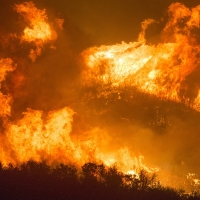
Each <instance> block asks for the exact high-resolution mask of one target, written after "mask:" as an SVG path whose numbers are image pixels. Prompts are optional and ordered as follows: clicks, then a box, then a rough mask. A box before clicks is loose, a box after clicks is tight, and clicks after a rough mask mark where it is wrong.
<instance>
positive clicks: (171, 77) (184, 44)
mask: <svg viewBox="0 0 200 200" xmlns="http://www.w3.org/2000/svg"><path fill="white" fill-rule="evenodd" d="M199 13H200V6H197V7H195V8H193V9H192V10H190V9H188V8H187V7H185V6H184V5H182V4H180V3H174V4H172V5H171V6H170V7H169V10H168V15H169V21H168V23H167V24H166V26H165V28H164V30H163V32H162V37H163V39H164V40H165V42H164V43H159V44H157V45H147V44H146V43H145V38H144V37H145V30H146V28H147V26H148V25H149V24H151V23H153V22H155V21H154V20H151V19H148V20H146V21H145V22H144V23H142V29H143V30H142V32H141V33H140V35H139V41H138V42H130V43H125V42H122V43H121V44H116V45H111V46H100V47H93V48H90V49H88V50H86V51H85V52H83V59H84V61H85V64H86V66H87V69H86V74H84V73H83V80H85V83H86V85H90V84H93V83H94V82H96V83H99V84H102V85H105V84H110V86H111V87H112V88H113V89H114V88H117V87H123V86H136V87H137V88H138V89H139V90H140V91H141V92H145V93H149V94H153V95H156V96H157V97H159V98H164V99H170V100H172V101H176V102H184V103H185V104H187V105H190V106H192V107H193V108H194V109H196V110H198V111H200V101H199V98H200V86H199V85H197V84H196V85H195V87H194V88H189V89H188V88H187V86H188V85H187V79H188V77H189V76H190V75H191V74H192V73H195V70H197V69H198V66H199V63H200V59H199V56H198V55H199V53H200V45H199V44H198V42H197V40H198V38H197V36H198V34H196V35H195V31H197V30H198V29H199V19H200V16H199ZM197 73H198V71H197ZM188 90H193V93H192V94H189V92H188ZM102 95H103V93H102Z"/></svg>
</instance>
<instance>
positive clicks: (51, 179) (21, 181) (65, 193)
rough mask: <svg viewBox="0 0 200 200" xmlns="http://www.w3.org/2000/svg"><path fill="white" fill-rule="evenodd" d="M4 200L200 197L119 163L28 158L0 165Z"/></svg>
mask: <svg viewBox="0 0 200 200" xmlns="http://www.w3.org/2000/svg"><path fill="white" fill-rule="evenodd" d="M0 199H2V200H10V199H12V200H13V199H15V200H24V199H28V200H34V199H37V200H39V199H45V200H48V199H49V200H57V199H59V200H68V199H70V200H73V199H74V200H75V199H79V200H90V199H91V200H93V199H95V200H104V199H105V200H107V199H109V200H110V199H113V200H121V199H125V200H129V199H130V200H166V199H167V200H168V199H169V200H198V199H200V195H199V194H198V193H197V192H192V193H191V194H186V193H185V192H184V191H178V190H175V189H173V188H168V187H163V186H162V185H161V184H160V183H159V181H158V180H156V175H155V174H150V173H148V172H146V171H145V170H141V171H140V172H139V175H138V176H136V175H131V174H123V173H122V172H119V171H118V170H117V168H116V166H112V167H106V166H104V165H103V164H95V163H86V164H84V165H83V166H82V167H81V168H78V167H75V166H74V165H70V164H69V165H64V164H59V165H57V166H55V167H50V166H49V165H47V163H46V162H41V163H37V162H35V161H28V162H27V163H24V164H22V165H20V166H19V167H15V166H13V165H11V164H10V165H9V166H8V167H3V166H2V164H1V165H0Z"/></svg>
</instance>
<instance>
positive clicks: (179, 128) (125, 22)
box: [0, 0, 200, 177]
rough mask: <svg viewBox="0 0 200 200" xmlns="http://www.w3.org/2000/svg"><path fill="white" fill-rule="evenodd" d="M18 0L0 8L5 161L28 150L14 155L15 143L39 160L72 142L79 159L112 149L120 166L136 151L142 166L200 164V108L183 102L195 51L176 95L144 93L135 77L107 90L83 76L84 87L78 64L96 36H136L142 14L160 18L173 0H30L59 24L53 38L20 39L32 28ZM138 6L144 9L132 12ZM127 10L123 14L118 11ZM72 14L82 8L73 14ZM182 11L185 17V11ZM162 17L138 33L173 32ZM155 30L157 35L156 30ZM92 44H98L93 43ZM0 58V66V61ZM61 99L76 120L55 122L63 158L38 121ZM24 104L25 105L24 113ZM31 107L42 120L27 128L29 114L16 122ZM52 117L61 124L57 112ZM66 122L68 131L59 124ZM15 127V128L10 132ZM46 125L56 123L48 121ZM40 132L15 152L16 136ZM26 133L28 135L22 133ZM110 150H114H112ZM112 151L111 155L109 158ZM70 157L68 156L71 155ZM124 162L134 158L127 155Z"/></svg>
mask: <svg viewBox="0 0 200 200" xmlns="http://www.w3.org/2000/svg"><path fill="white" fill-rule="evenodd" d="M21 3H23V1H17V2H16V1H14V0H12V1H11V0H10V1H6V2H3V3H2V5H4V6H2V7H1V8H0V13H1V16H0V20H1V21H0V24H1V25H0V30H1V31H0V38H1V40H0V56H1V58H2V59H3V60H1V61H4V62H5V61H6V62H9V65H8V66H9V67H10V68H8V69H7V70H6V73H7V74H4V75H5V77H6V78H5V80H4V78H2V80H1V82H2V86H1V91H2V98H1V99H3V100H4V98H5V97H6V98H5V99H6V100H5V101H4V102H2V103H1V104H2V105H3V104H4V105H8V106H7V107H9V106H10V108H11V109H10V110H9V109H8V110H5V111H4V110H3V109H1V110H3V111H4V113H3V114H1V116H3V117H4V118H6V120H5V122H6V125H7V122H8V121H9V128H6V125H5V124H4V121H3V122H2V127H3V128H2V135H1V137H2V138H1V145H2V144H5V145H4V146H3V147H2V148H3V149H4V153H5V152H6V151H9V152H8V153H7V154H6V153H5V155H3V153H2V154H1V156H3V158H4V159H5V158H6V156H8V155H9V156H10V158H11V159H10V160H9V161H11V162H14V163H17V162H23V161H24V160H26V159H24V158H20V152H21V153H22V154H23V155H24V154H25V153H26V152H28V154H29V155H28V158H30V157H31V156H32V157H34V158H35V159H36V160H40V159H43V158H44V159H47V158H48V159H50V160H51V161H52V160H53V161H55V160H56V159H57V160H59V161H62V162H64V160H70V159H69V157H70V156H71V157H73V155H75V154H74V152H76V150H75V149H76V148H77V149H81V153H79V154H76V156H77V155H78V156H77V157H76V158H77V160H81V156H82V157H83V156H85V159H84V161H88V160H89V161H90V160H92V158H93V159H94V158H95V159H99V160H100V159H102V158H103V159H105V163H108V162H110V163H114V162H115V161H117V158H118V159H119V160H120V162H124V163H123V164H124V165H125V164H126V163H129V162H130V159H133V157H134V156H138V157H139V156H140V155H143V156H144V163H145V164H146V165H147V166H151V167H158V168H160V169H161V170H166V171H170V172H172V173H174V174H178V175H179V176H181V177H186V175H187V173H189V172H191V173H197V174H199V173H200V172H199V161H198V160H199V157H198V155H199V153H200V148H199V145H198V144H199V135H198V133H199V130H200V125H199V123H198V121H199V117H200V114H199V112H198V111H197V110H198V109H196V110H194V109H193V108H192V107H190V103H187V99H188V98H189V99H190V101H191V102H194V101H195V99H196V97H197V96H198V91H199V87H200V85H199V63H198V59H196V60H195V66H197V67H196V68H195V69H194V70H191V73H188V74H187V76H184V79H183V80H182V82H181V85H180V90H179V94H178V95H179V97H180V98H181V99H182V101H177V102H176V101H173V100H171V99H170V98H169V99H165V98H159V97H157V96H156V95H152V94H148V93H144V92H143V91H141V90H138V88H137V87H136V86H131V87H130V86H129V85H125V86H123V87H121V86H120V87H114V89H113V88H111V84H110V83H107V84H105V85H102V84H99V83H96V82H90V83H91V84H90V85H89V86H88V85H85V80H84V79H83V74H85V73H86V75H85V76H87V75H88V77H89V71H87V70H88V66H85V63H84V61H83V58H82V55H83V52H85V51H87V50H86V49H88V48H90V47H91V46H95V45H100V44H105V45H108V44H109V45H110V44H113V43H119V42H121V41H122V40H123V41H127V42H130V41H134V40H136V39H137V37H138V34H139V32H140V31H141V27H140V26H141V22H142V21H144V19H147V18H153V19H155V20H157V19H158V18H159V19H158V20H160V17H161V16H162V14H163V12H164V11H167V7H168V6H169V5H170V4H171V3H172V1H164V2H161V1H151V2H150V1H144V2H143V3H144V4H139V3H138V2H137V3H134V2H132V1H128V0H127V1H123V2H114V1H109V2H107V3H105V2H104V1H102V2H101V3H100V2H97V3H91V2H90V1H84V3H83V2H78V1H73V2H69V1H66V2H63V1H61V3H57V1H53V0H52V1H44V0H43V1H34V2H33V3H31V4H32V6H33V4H34V5H35V7H34V6H33V7H34V8H36V7H37V9H38V10H39V11H40V12H43V15H42V16H43V17H44V18H45V20H44V21H43V22H48V24H50V25H49V26H50V27H51V28H50V29H51V30H53V32H55V33H56V37H53V38H51V37H50V39H48V40H47V41H45V40H43V39H42V40H40V39H38V38H35V39H34V40H27V38H26V37H24V30H26V27H27V23H28V27H29V29H28V30H30V29H31V28H32V29H33V27H34V25H33V24H30V23H29V22H27V20H26V19H25V17H24V15H21V14H20V12H16V5H20V4H21ZM27 3H28V2H27ZM77 3H78V4H77ZM186 3H187V5H186V6H196V5H198V2H197V1H196V2H194V1H193V3H188V2H186ZM76 5H79V6H76ZM153 5H158V6H156V8H155V10H156V12H155V10H154V9H149V8H152V7H153ZM113 7H114V8H113ZM13 8H15V9H13ZM44 8H45V10H44ZM119 8H120V9H119ZM127 8H129V9H127ZM132 8H134V9H133V10H132ZM158 8H159V9H158ZM138 9H139V10H141V12H136V11H137V10H138ZM102 10H104V11H105V12H103V13H104V15H102ZM111 10H112V12H110V11H111ZM149 10H150V11H149ZM125 11H126V12H127V15H123V17H119V16H122V14H123V13H124V12H125ZM145 11H147V12H145ZM161 12H162V13H161ZM133 13H134V14H133ZM79 14H80V17H78V16H79ZM120 14H121V15H120ZM187 17H188V16H185V17H184V20H186V19H187ZM166 18H167V15H166ZM160 21H161V22H160V23H153V24H149V27H146V26H145V27H143V28H145V29H146V32H144V33H143V37H144V34H145V36H146V37H145V38H146V43H147V44H152V43H153V44H157V43H159V42H160V41H163V40H165V39H166V36H169V35H173V34H174V33H173V34H172V32H173V31H174V29H171V27H169V26H166V27H167V28H166V30H165V33H167V35H165V34H163V33H162V29H163V27H164V26H165V25H166V24H167V22H166V19H162V20H160ZM151 22H153V21H151ZM181 23H184V22H183V21H181V22H180V24H175V25H178V26H179V25H180V28H181V25H182V24H181ZM130 24H131V25H130ZM143 25H144V24H143ZM175 25H174V26H175ZM152 29H153V31H152V32H151V30H152ZM179 30H180V29H179ZM197 33H198V30H197V29H195V30H192V31H191V34H193V35H196V34H197ZM161 34H162V36H163V38H160V35H161ZM38 40H39V41H38ZM167 40H168V41H173V40H174V38H167ZM41 41H42V42H43V43H42V44H41V43H40V42H41ZM165 42H166V40H165ZM189 44H195V45H197V47H198V45H199V38H197V40H196V41H195V42H194V41H190V42H189ZM95 48H96V49H98V47H95ZM31 49H32V51H31ZM129 51H131V49H129ZM31 52H32V53H31ZM38 52H39V53H38ZM195 56H197V58H198V53H197V54H196V53H195ZM195 56H194V57H195ZM195 58H196V57H195ZM9 59H10V60H9ZM136 61H137V62H138V60H136ZM177 62H178V61H177ZM178 64H180V63H178ZM178 64H177V65H178ZM0 65H1V66H2V64H1V63H0ZM106 66H107V63H101V65H100V70H99V71H100V76H98V74H96V77H95V78H96V79H98V78H99V77H101V75H103V74H104V73H105V71H106V70H107V68H106ZM99 71H95V73H97V72H98V73H99ZM180 71H181V70H180ZM172 74H173V70H172ZM121 80H122V79H120V81H121ZM90 81H91V80H90ZM185 102H186V103H185ZM66 106H67V107H70V109H69V110H70V111H69V110H68V109H67V111H68V112H69V113H71V112H72V110H73V112H74V113H73V114H74V115H73V120H71V118H70V119H69V120H68V123H70V124H71V125H69V124H68V123H64V125H63V124H62V125H61V126H62V127H63V130H64V131H63V130H61V134H60V135H61V136H60V135H59V134H58V135H59V136H57V137H58V138H59V142H58V143H56V147H55V148H53V150H52V151H54V154H59V153H60V157H59V158H58V157H56V158H55V157H54V156H51V154H50V153H47V154H45V153H44V151H45V149H46V148H47V149H48V150H49V152H50V151H51V145H50V141H52V140H53V139H54V138H53V136H52V135H50V136H49V138H50V139H49V140H47V141H46V140H45V138H46V137H48V136H47V135H48V134H49V132H50V131H49V130H51V128H49V129H48V128H47V125H45V123H46V122H47V124H51V123H50V122H51V120H50V116H51V114H49V111H52V110H58V109H61V110H62V108H63V107H66ZM27 108H31V109H32V111H30V110H29V111H30V113H31V114H30V113H29V111H27ZM71 109H72V110H71ZM33 110H42V111H43V112H42V111H33ZM23 112H27V113H26V114H25V115H24V114H23ZM60 112H61V111H60ZM35 113H36V114H35ZM37 113H40V114H37ZM50 113H51V112H50ZM69 113H68V114H69ZM29 114H30V115H31V117H32V119H34V117H35V115H39V120H38V121H37V120H36V121H37V123H38V124H42V125H41V126H39V125H38V127H39V128H38V129H37V126H35V124H33V125H31V126H30V127H31V128H30V135H28V134H24V132H25V129H26V128H24V126H25V125H27V126H28V125H29V123H30V124H31V123H33V122H32V121H31V120H30V121H28V124H27V123H24V122H23V120H25V119H27V118H28V116H29ZM4 115H6V117H5V116H4ZM70 117H72V113H71V114H70ZM53 119H54V118H53ZM20 120H21V121H20ZM52 121H53V120H52ZM60 121H61V120H60ZM54 122H55V123H59V120H58V121H56V120H55V121H54ZM37 123H36V124H37ZM24 124H25V125H24ZM22 125H23V126H22ZM68 126H69V127H70V128H69V129H70V130H67V131H66V132H65V128H66V127H68ZM16 127H17V128H18V129H17V130H18V131H17V133H15V131H14V129H15V128H16ZM5 129H6V130H5ZM35 129H37V131H35ZM52 130H53V131H54V132H56V130H55V129H52ZM6 131H7V132H6ZM9 131H10V132H12V134H10V137H9V139H8V140H6V139H5V138H4V137H3V135H5V134H6V133H7V135H8V132H9ZM43 131H44V132H43ZM48 131H49V132H48ZM38 132H39V133H40V132H42V134H39V139H40V140H41V141H43V140H44V141H45V142H44V143H43V144H40V143H39V144H38V146H40V145H41V146H42V147H38V146H37V148H35V149H34V155H31V149H30V148H29V147H27V148H24V149H22V151H17V150H16V149H17V146H20V145H22V144H23V143H28V144H29V143H30V144H34V141H35V140H34V138H35V137H36V135H37V134H38ZM31 133H33V134H31ZM36 133H37V134H36ZM65 133H66V134H65ZM28 137H29V138H30V140H28V139H27V138H28ZM69 137H71V138H70V139H69ZM16 138H17V139H16ZM19 138H21V139H19ZM63 138H64V139H65V140H64V141H67V142H66V143H67V145H66V146H65V144H63V143H62V142H61V141H62V139H63ZM72 138H73V139H74V141H76V140H77V141H78V142H77V143H76V145H75V146H73V145H74V144H75V143H74V141H72V140H71V139H72ZM80 138H81V139H80ZM15 140H16V141H15ZM81 140H82V143H81ZM91 141H92V142H91ZM10 144H11V146H9V145H10ZM59 145H61V148H60V149H59V148H57V146H59ZM88 146H89V148H88ZM15 147H16V149H15ZM124 147H125V148H124ZM9 149H10V150H9ZM38 149H39V150H38ZM66 149H70V150H72V153H71V152H70V153H69V154H67V156H66V155H65V156H63V157H62V156H61V155H63V152H65V150H66ZM124 149H125V150H124ZM126 149H129V151H130V152H132V153H133V155H134V156H132V155H130V156H127V157H126V156H125V155H127V154H128V155H129V153H126ZM93 151H94V152H95V153H94V152H93ZM55 152H56V153H55ZM102 152H106V155H107V157H106V156H105V155H102ZM114 152H120V153H119V154H117V156H116V155H114ZM123 152H125V153H124V154H123ZM93 154H95V155H93ZM130 154H131V153H130ZM38 155H39V156H38ZM41 155H42V156H43V157H42V156H41ZM45 155H47V156H46V157H45ZM97 155H98V156H97ZM120 155H121V157H120ZM79 156H80V157H79ZM95 156H96V157H95ZM61 157H62V158H61ZM71 157H70V158H71ZM78 157H79V159H78ZM110 157H111V158H113V160H114V161H109V159H110ZM71 160H72V162H73V159H71ZM133 160H134V159H133ZM134 161H135V160H134ZM127 165H128V164H127ZM131 165H133V163H132V162H131Z"/></svg>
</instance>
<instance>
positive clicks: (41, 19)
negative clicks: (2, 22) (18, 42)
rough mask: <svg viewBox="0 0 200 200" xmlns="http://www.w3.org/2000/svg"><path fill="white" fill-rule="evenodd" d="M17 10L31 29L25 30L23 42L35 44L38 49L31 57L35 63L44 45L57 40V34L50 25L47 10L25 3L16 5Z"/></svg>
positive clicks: (31, 53)
mask: <svg viewBox="0 0 200 200" xmlns="http://www.w3.org/2000/svg"><path fill="white" fill-rule="evenodd" d="M14 8H15V10H16V11H17V12H18V13H19V14H21V15H22V16H23V18H24V19H25V21H26V22H27V23H28V25H29V27H26V28H25V29H24V33H23V36H22V38H21V39H22V41H26V42H29V43H31V42H33V43H35V45H36V49H35V50H34V49H32V50H31V52H30V55H29V57H30V58H31V60H32V61H35V60H36V58H37V56H39V55H41V51H42V48H43V44H44V43H47V42H51V41H55V40H56V39H57V34H56V32H55V31H54V29H53V28H52V27H51V26H50V25H49V23H48V18H47V15H46V10H45V9H43V10H40V9H38V8H36V7H35V5H34V4H33V2H24V3H22V4H18V5H15V7H14Z"/></svg>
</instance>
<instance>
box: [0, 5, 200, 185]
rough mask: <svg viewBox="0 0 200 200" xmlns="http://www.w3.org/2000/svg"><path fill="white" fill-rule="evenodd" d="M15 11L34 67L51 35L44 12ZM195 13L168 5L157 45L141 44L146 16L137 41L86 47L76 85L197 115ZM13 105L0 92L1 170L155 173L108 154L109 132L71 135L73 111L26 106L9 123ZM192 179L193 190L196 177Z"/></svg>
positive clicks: (127, 154)
mask: <svg viewBox="0 0 200 200" xmlns="http://www.w3.org/2000/svg"><path fill="white" fill-rule="evenodd" d="M14 9H15V10H16V11H17V13H19V14H20V15H21V16H22V17H23V18H24V20H25V22H26V23H27V25H28V27H26V28H25V29H24V31H23V34H22V36H21V37H20V41H21V44H20V45H23V44H24V43H25V42H26V43H28V44H30V45H34V49H31V50H30V54H29V57H30V58H31V60H32V61H33V62H34V61H36V58H37V57H38V56H39V55H40V54H41V52H42V50H43V48H44V45H45V44H47V43H50V44H51V43H52V42H54V41H55V40H56V39H57V36H58V35H57V33H56V32H55V30H54V29H53V25H51V24H50V23H49V22H48V18H47V15H46V10H45V9H43V10H40V9H38V8H36V7H35V5H34V4H33V2H24V3H22V4H17V5H15V6H14ZM199 13H200V5H199V6H197V7H195V8H193V9H188V8H187V7H186V6H184V5H183V4H180V3H174V4H172V5H171V6H170V7H169V10H168V16H169V21H168V22H167V23H166V26H165V28H164V29H163V31H162V35H161V38H162V40H163V42H162V43H158V44H156V45H153V44H148V43H147V39H146V38H145V31H146V29H147V28H148V26H149V25H151V24H152V23H159V22H157V21H155V20H153V19H147V20H145V21H144V22H143V23H142V31H141V33H140V34H139V37H138V41H135V42H130V43H125V42H122V43H120V44H115V45H111V46H105V45H103V46H100V47H92V48H89V49H87V50H85V51H84V52H83V53H82V54H81V55H82V59H83V60H84V69H85V70H84V72H83V73H82V77H81V83H84V84H85V85H86V86H90V85H94V84H99V85H100V86H102V87H101V93H100V94H98V95H99V96H100V95H102V96H104V95H105V93H106V92H105V90H104V86H105V87H107V86H108V87H109V89H110V90H111V92H112V91H113V90H115V91H116V90H118V89H119V88H123V87H125V86H129V87H137V88H138V90H139V91H141V92H143V93H148V94H151V95H154V96H157V97H159V98H161V99H163V98H164V99H169V100H172V101H175V102H181V103H184V104H186V105H188V106H191V107H192V108H194V109H196V110H197V111H200V84H198V81H196V82H195V83H194V84H191V83H190V80H191V79H193V76H198V77H199V64H200V56H199V55H200V45H199V43H198V39H199V38H198V34H196V33H198V31H199V28H200V16H199ZM63 22H64V20H63V19H57V21H56V23H57V25H58V26H59V27H60V29H63ZM15 68H16V66H15V65H13V61H12V59H10V58H2V59H0V83H2V82H3V81H5V79H6V75H7V73H9V72H12V71H14V69H15ZM196 74H197V75H196ZM22 77H23V76H22ZM19 79H20V77H19ZM17 88H18V87H17ZM0 89H1V88H0ZM12 101H14V100H13V98H12V94H4V93H3V91H0V117H1V120H0V123H1V126H2V134H0V161H1V162H2V164H3V165H4V166H7V165H8V164H9V163H12V164H14V165H18V164H21V163H23V162H27V161H28V160H34V161H37V162H39V161H43V160H45V161H47V163H48V164H50V165H51V164H57V163H64V164H67V163H73V164H76V165H78V166H81V165H83V164H84V163H86V162H99V163H104V164H105V165H106V166H112V165H115V164H116V165H117V167H118V168H119V169H120V170H121V171H122V172H124V173H127V174H137V172H138V171H139V170H140V169H145V170H147V171H149V172H152V171H157V170H158V168H150V167H147V166H146V165H144V164H143V156H141V155H140V156H135V155H134V153H132V152H131V150H130V149H129V148H128V147H121V148H118V149H117V150H116V149H113V150H111V149H110V148H109V146H110V140H109V137H108V136H107V135H108V133H105V132H104V131H102V130H100V128H94V127H92V128H91V127H90V129H89V130H87V131H85V130H84V131H82V135H81V136H79V137H78V138H75V137H73V136H72V135H73V134H72V133H73V119H74V115H76V114H77V113H75V111H74V110H73V109H72V108H70V106H68V107H64V108H61V109H59V110H54V111H50V112H48V113H47V112H44V111H42V110H33V109H31V108H27V111H26V112H24V113H23V115H24V116H23V118H21V119H20V120H16V121H13V120H11V118H10V116H11V113H12V112H11V110H12ZM81 128H82V127H81ZM194 182H195V184H198V185H199V179H194Z"/></svg>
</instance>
